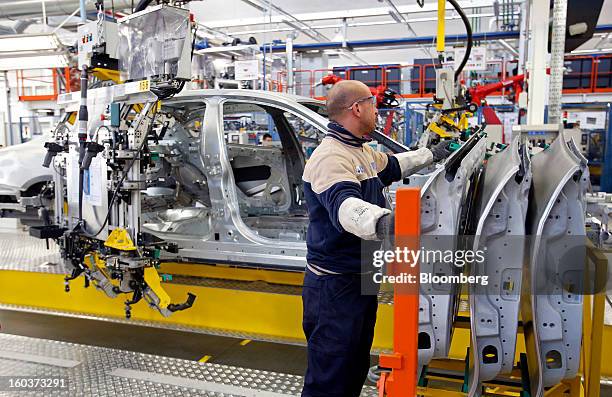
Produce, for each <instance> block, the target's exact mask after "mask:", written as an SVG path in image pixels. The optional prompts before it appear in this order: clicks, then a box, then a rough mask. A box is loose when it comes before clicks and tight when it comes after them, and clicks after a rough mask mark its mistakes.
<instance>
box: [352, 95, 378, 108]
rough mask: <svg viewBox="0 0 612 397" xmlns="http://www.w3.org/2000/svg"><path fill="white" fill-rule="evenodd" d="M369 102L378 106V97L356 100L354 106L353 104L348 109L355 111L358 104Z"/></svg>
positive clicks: (372, 96)
mask: <svg viewBox="0 0 612 397" xmlns="http://www.w3.org/2000/svg"><path fill="white" fill-rule="evenodd" d="M367 100H369V101H370V102H372V105H376V97H375V96H374V95H370V96H368V97H365V98H361V99H358V100H356V101H355V102H353V104H352V105H351V106H349V107H348V108H347V109H349V110H352V109H353V106H355V105H357V104H358V103H360V102H363V101H367Z"/></svg>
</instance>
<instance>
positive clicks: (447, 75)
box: [436, 68, 457, 109]
mask: <svg viewBox="0 0 612 397" xmlns="http://www.w3.org/2000/svg"><path fill="white" fill-rule="evenodd" d="M456 96H457V95H456V94H455V72H454V71H453V69H451V68H442V69H436V98H438V99H441V100H442V101H443V104H442V109H451V108H452V107H453V105H454V101H455V97H456Z"/></svg>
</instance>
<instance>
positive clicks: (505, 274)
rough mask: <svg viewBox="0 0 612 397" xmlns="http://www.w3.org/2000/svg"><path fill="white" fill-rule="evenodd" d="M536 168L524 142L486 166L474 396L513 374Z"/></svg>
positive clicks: (474, 310) (477, 265)
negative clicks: (482, 279) (484, 385)
mask: <svg viewBox="0 0 612 397" xmlns="http://www.w3.org/2000/svg"><path fill="white" fill-rule="evenodd" d="M530 186H531V169H530V162H529V158H528V155H527V149H526V147H525V145H523V144H521V143H520V142H519V137H516V138H515V139H513V140H512V142H511V143H510V145H508V146H507V147H506V148H505V149H504V150H503V151H502V152H500V153H497V154H495V155H493V156H492V157H491V158H490V159H489V160H488V162H487V167H486V172H485V176H484V181H483V183H482V189H481V191H480V196H481V197H480V199H479V201H480V206H479V208H478V210H477V215H478V222H477V227H476V230H475V235H474V242H473V247H474V248H473V249H474V251H476V250H483V252H484V253H485V254H484V256H485V258H484V259H485V260H484V261H482V262H478V261H475V262H474V263H473V264H472V266H471V271H470V273H471V274H477V275H486V276H487V277H488V284H487V285H481V284H474V285H472V286H471V288H470V290H469V293H470V296H469V302H470V324H471V327H470V328H471V350H470V352H471V354H472V357H471V358H470V364H471V366H472V368H471V371H470V388H469V394H470V395H474V396H477V395H480V394H481V389H482V382H483V381H488V380H491V379H493V378H495V377H496V376H497V375H498V374H499V373H502V372H503V373H509V372H511V371H512V368H513V365H514V357H515V347H516V339H517V330H518V329H517V328H518V327H517V324H518V314H519V302H520V301H519V300H520V291H521V278H522V272H523V257H524V253H525V218H526V216H527V206H528V196H529V188H530Z"/></svg>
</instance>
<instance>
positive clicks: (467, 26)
mask: <svg viewBox="0 0 612 397" xmlns="http://www.w3.org/2000/svg"><path fill="white" fill-rule="evenodd" d="M448 2H449V3H451V5H452V6H453V7H454V8H455V11H457V13H458V14H459V16H460V17H461V20H462V21H463V24H464V25H465V32H466V33H467V47H466V49H465V55H464V56H463V60H462V61H461V63H460V64H459V67H458V68H457V70H455V81H457V79H458V78H459V75H460V74H461V72H462V71H463V68H464V67H465V64H466V63H467V61H468V59H470V54H471V52H472V43H473V41H472V25H470V21H469V20H468V18H467V16H466V15H465V13H464V12H463V9H462V8H461V7H459V4H457V1H456V0H448Z"/></svg>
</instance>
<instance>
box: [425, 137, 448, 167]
mask: <svg viewBox="0 0 612 397" xmlns="http://www.w3.org/2000/svg"><path fill="white" fill-rule="evenodd" d="M450 144H451V141H442V142H440V143H438V144H437V145H434V146H432V147H430V148H429V150H431V153H432V154H433V162H434V163H439V162H440V161H442V160H444V159H445V158H447V157H448V156H450V155H451V153H452V151H451V149H450Z"/></svg>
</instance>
